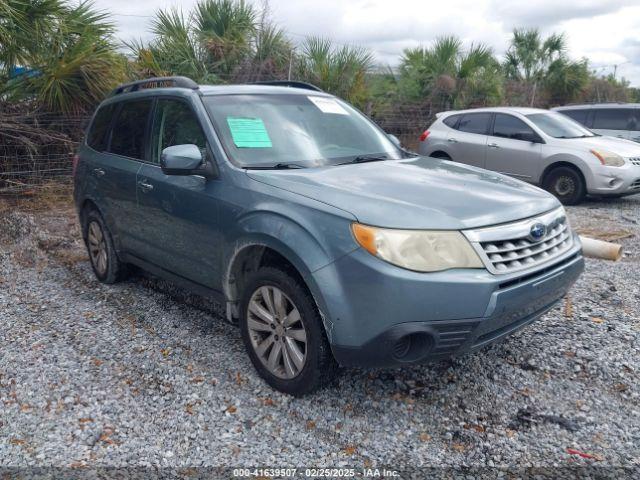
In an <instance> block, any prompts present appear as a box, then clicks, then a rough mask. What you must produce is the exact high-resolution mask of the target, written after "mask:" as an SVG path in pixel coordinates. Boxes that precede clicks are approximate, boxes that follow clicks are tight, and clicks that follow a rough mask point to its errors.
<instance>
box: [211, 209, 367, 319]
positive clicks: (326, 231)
mask: <svg viewBox="0 0 640 480" xmlns="http://www.w3.org/2000/svg"><path fill="white" fill-rule="evenodd" d="M350 224H351V221H350V220H348V219H346V218H344V217H338V216H335V215H331V214H327V213H326V212H319V211H315V212H314V211H307V212H304V214H303V215H302V216H301V217H300V218H299V219H294V218H292V217H290V216H287V215H284V214H282V213H278V212H274V211H273V210H268V211H267V210H259V211H253V212H250V213H248V214H247V215H245V216H243V217H242V218H241V219H239V222H238V229H239V230H238V232H237V235H236V238H235V239H234V240H233V241H232V242H229V245H230V246H229V248H228V249H227V250H226V251H225V254H224V258H223V265H224V268H223V271H224V277H223V290H224V293H225V296H226V298H227V300H228V301H229V302H231V303H234V302H237V301H238V297H239V296H240V292H237V291H236V290H235V288H233V285H232V278H233V276H232V272H233V269H234V265H235V262H236V260H237V259H238V258H241V257H240V256H241V255H242V254H243V253H244V252H246V249H248V248H251V247H256V246H259V247H266V248H270V249H272V250H274V251H275V252H277V253H279V254H280V255H281V256H283V257H284V258H286V259H287V260H288V261H289V262H290V263H291V264H292V265H293V266H294V267H295V268H296V270H297V271H298V272H299V273H300V275H301V276H302V277H303V279H304V281H305V283H306V285H307V287H308V288H309V290H310V291H311V294H312V295H313V297H314V298H315V300H316V303H317V304H318V307H319V308H320V311H321V312H323V311H326V304H325V301H324V295H323V294H322V291H321V289H320V288H319V287H318V285H317V283H316V282H315V280H314V278H313V275H312V274H313V273H314V272H315V271H317V270H319V269H321V268H323V267H325V266H327V265H329V264H331V263H332V262H335V261H336V260H337V259H338V258H341V257H342V256H344V255H347V254H349V253H351V252H353V251H354V250H356V249H357V248H358V246H357V244H356V243H355V241H354V240H353V238H352V236H351V233H350Z"/></svg>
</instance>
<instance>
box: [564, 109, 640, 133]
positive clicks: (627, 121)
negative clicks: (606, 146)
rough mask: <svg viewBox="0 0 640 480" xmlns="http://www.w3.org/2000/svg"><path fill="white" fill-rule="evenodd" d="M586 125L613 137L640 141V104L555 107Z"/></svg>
mask: <svg viewBox="0 0 640 480" xmlns="http://www.w3.org/2000/svg"><path fill="white" fill-rule="evenodd" d="M553 110H555V111H556V112H561V113H562V114H564V115H566V116H568V117H570V118H572V119H574V120H575V121H576V122H579V123H581V124H582V125H584V126H585V127H587V128H589V129H590V130H592V131H594V132H595V133H599V134H600V135H609V136H611V137H617V138H624V139H627V140H633V141H634V142H640V104H638V103H599V104H594V105H570V106H566V107H557V108H554V109H553Z"/></svg>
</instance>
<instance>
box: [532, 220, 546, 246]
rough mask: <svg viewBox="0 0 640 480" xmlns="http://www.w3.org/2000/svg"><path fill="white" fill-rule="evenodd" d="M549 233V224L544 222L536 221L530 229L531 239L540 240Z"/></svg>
mask: <svg viewBox="0 0 640 480" xmlns="http://www.w3.org/2000/svg"><path fill="white" fill-rule="evenodd" d="M546 234H547V226H546V225H544V224H542V223H534V224H533V225H532V226H531V230H529V239H530V240H532V241H534V242H539V241H540V240H542V239H543V238H544V236H545V235H546Z"/></svg>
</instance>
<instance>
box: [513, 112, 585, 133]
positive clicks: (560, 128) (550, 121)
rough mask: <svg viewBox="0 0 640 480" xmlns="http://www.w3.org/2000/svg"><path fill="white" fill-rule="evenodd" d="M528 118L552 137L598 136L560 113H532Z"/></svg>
mask: <svg viewBox="0 0 640 480" xmlns="http://www.w3.org/2000/svg"><path fill="white" fill-rule="evenodd" d="M526 117H527V118H528V119H529V120H531V122H533V123H534V124H535V125H536V126H537V127H538V128H539V129H540V130H542V131H543V132H544V133H546V134H547V135H549V136H550V137H554V138H586V137H595V136H597V135H596V134H595V133H593V132H592V131H591V130H588V129H586V128H584V127H583V126H582V125H580V124H579V123H578V122H576V121H574V120H572V119H570V118H569V117H567V116H565V115H562V114H560V113H555V112H548V113H532V114H530V115H527V116H526Z"/></svg>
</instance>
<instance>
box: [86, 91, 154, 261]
mask: <svg viewBox="0 0 640 480" xmlns="http://www.w3.org/2000/svg"><path fill="white" fill-rule="evenodd" d="M116 105H117V106H116V107H114V110H112V111H111V113H112V114H113V115H114V118H113V121H112V123H111V130H110V133H109V134H108V138H106V141H105V146H106V148H105V150H106V151H105V152H100V154H99V155H97V156H95V158H96V162H97V163H95V164H94V165H92V166H91V167H90V168H91V172H90V173H91V177H92V179H95V182H96V184H97V186H98V188H96V192H99V197H98V198H97V204H98V205H99V207H100V208H101V210H102V213H103V215H104V216H105V217H106V220H107V222H108V224H109V227H110V230H111V233H112V235H114V236H116V237H117V241H118V244H119V246H120V248H121V249H122V250H126V251H130V250H131V249H133V248H134V245H135V235H136V232H135V230H136V222H135V212H136V208H137V204H136V203H137V201H136V175H137V173H138V170H139V169H140V166H141V159H143V158H144V155H145V147H144V138H145V132H146V127H147V123H148V121H147V120H148V117H149V113H150V111H151V101H150V100H130V101H124V102H121V103H118V104H116Z"/></svg>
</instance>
